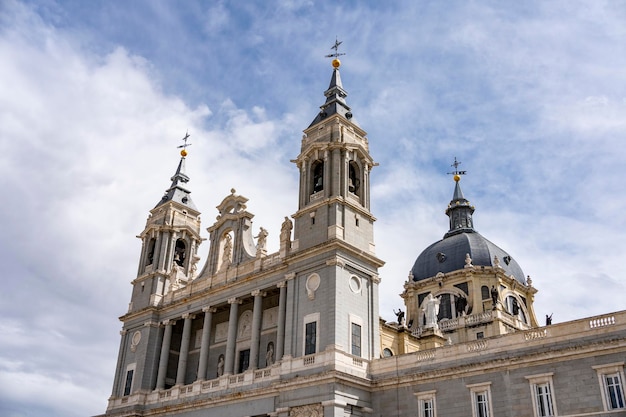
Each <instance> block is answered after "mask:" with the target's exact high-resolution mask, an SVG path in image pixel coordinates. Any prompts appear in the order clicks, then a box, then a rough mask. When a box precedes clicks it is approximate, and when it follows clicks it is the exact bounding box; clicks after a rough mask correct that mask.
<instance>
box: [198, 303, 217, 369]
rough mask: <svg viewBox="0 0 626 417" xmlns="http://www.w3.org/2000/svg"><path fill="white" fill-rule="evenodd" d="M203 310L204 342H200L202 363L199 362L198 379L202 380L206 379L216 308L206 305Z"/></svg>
mask: <svg viewBox="0 0 626 417" xmlns="http://www.w3.org/2000/svg"><path fill="white" fill-rule="evenodd" d="M202 311H204V324H203V326H202V342H201V344H200V363H199V364H198V380H200V381H202V380H205V379H206V367H207V362H208V360H209V343H210V341H211V322H212V320H213V313H215V311H216V309H215V308H214V307H205V308H203V309H202Z"/></svg>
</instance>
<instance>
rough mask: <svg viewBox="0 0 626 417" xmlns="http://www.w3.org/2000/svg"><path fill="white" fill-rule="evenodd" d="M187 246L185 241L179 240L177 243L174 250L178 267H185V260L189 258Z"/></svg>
mask: <svg viewBox="0 0 626 417" xmlns="http://www.w3.org/2000/svg"><path fill="white" fill-rule="evenodd" d="M186 248H187V245H185V241H184V240H182V239H178V240H177V241H176V248H175V249H174V262H175V263H176V265H178V266H183V265H184V263H185V258H186V257H187V252H186V250H185V249H186Z"/></svg>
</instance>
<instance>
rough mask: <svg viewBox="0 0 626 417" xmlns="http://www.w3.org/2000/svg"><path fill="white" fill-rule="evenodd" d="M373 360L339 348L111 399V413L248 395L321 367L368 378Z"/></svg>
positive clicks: (324, 369) (330, 348)
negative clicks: (262, 366) (257, 389)
mask: <svg viewBox="0 0 626 417" xmlns="http://www.w3.org/2000/svg"><path fill="white" fill-rule="evenodd" d="M369 363H370V362H369V361H368V360H367V359H364V358H359V357H356V356H353V355H349V354H347V353H345V352H342V351H340V350H338V349H337V348H336V347H335V346H331V347H329V348H327V349H326V350H325V351H324V352H320V353H317V354H314V355H307V356H301V357H297V358H292V357H290V356H285V357H284V358H283V360H282V361H280V362H279V363H277V364H275V365H273V366H271V367H267V368H263V369H254V370H248V371H245V372H243V373H240V374H234V375H223V376H221V377H219V378H216V379H212V380H205V381H196V382H193V383H191V384H189V385H176V386H174V387H172V388H169V389H166V390H154V391H151V392H136V393H133V394H132V395H128V396H124V397H111V398H110V399H109V405H108V410H111V409H118V408H124V407H130V406H136V405H141V406H150V405H156V404H159V403H164V402H170V401H171V402H174V401H176V402H180V401H184V400H186V399H189V398H192V399H194V400H195V399H196V398H202V397H215V396H217V397H220V396H222V395H227V394H230V393H233V392H242V393H243V392H245V391H249V390H252V389H255V388H258V387H259V386H267V385H272V384H273V383H276V382H279V381H281V380H287V379H292V378H295V377H297V375H298V374H304V373H307V372H308V371H313V370H314V369H319V368H321V369H322V370H318V372H323V371H328V370H335V371H338V372H341V373H342V374H347V375H352V376H355V377H360V378H367V375H368V371H369V369H368V368H369Z"/></svg>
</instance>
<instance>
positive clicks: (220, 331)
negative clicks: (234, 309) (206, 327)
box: [215, 321, 228, 342]
mask: <svg viewBox="0 0 626 417" xmlns="http://www.w3.org/2000/svg"><path fill="white" fill-rule="evenodd" d="M227 337H228V322H227V321H225V322H224V323H218V324H217V325H216V326H215V341H216V342H220V341H222V340H226V338H227Z"/></svg>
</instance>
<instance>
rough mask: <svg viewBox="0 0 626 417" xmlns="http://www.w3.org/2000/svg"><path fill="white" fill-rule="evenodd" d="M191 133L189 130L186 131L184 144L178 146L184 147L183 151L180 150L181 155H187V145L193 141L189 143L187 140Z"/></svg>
mask: <svg viewBox="0 0 626 417" xmlns="http://www.w3.org/2000/svg"><path fill="white" fill-rule="evenodd" d="M190 136H191V135H190V134H189V131H187V132H186V133H185V137H184V138H183V139H182V140H183V142H185V143H184V144H183V145H180V146H177V147H176V148H183V150H182V151H180V156H182V157H183V158H184V157H186V156H187V146H191V143H187V140H188V139H189V137H190Z"/></svg>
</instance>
